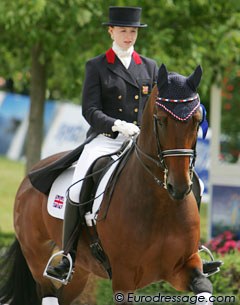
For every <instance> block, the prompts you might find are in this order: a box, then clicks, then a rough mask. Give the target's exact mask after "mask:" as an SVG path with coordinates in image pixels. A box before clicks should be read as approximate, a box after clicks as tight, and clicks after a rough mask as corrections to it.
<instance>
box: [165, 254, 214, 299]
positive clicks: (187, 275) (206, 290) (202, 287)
mask: <svg viewBox="0 0 240 305" xmlns="http://www.w3.org/2000/svg"><path fill="white" fill-rule="evenodd" d="M201 269H202V262H201V259H200V257H199V255H198V253H196V254H194V255H193V256H192V257H191V258H190V259H189V260H188V261H187V262H186V263H185V265H184V266H183V267H182V268H181V269H180V270H179V271H178V273H177V274H174V276H173V277H172V278H171V280H170V281H169V282H170V283H171V284H172V285H173V287H175V288H176V289H177V290H182V291H192V292H193V293H194V294H195V295H196V297H197V303H196V304H202V305H211V304H212V303H211V301H210V300H209V299H211V298H210V297H211V295H212V291H213V289H212V283H211V282H210V281H209V279H208V278H206V277H205V276H204V275H203V273H202V272H201V271H200V270H201Z"/></svg>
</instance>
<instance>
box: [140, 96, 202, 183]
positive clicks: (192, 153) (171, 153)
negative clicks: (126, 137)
mask: <svg viewBox="0 0 240 305" xmlns="http://www.w3.org/2000/svg"><path fill="white" fill-rule="evenodd" d="M195 98H196V97H194V98H188V99H186V100H173V101H174V102H177V101H179V102H182V101H191V99H192V100H193V99H195ZM160 99H162V98H159V97H158V98H157V100H160ZM158 120H159V119H158V117H157V116H156V115H155V114H154V115H153V124H154V135H155V138H156V143H157V159H155V158H153V157H151V156H150V155H148V154H146V153H145V152H143V151H142V150H141V149H140V147H139V146H138V145H137V138H135V139H134V145H135V153H136V156H137V158H138V160H139V162H140V163H141V164H142V166H143V167H144V169H145V170H146V171H147V172H148V173H149V174H150V175H151V176H152V177H153V179H154V181H155V182H156V183H157V184H158V185H159V186H161V187H163V188H165V189H167V183H166V182H167V174H168V168H167V165H166V162H165V158H166V157H186V156H188V157H190V165H189V172H190V178H191V180H192V177H193V169H194V166H195V160H196V155H197V154H196V143H195V145H194V148H193V149H186V148H177V149H168V150H162V148H161V143H160V138H159V133H158V128H157V122H158ZM141 155H142V156H144V157H145V158H146V159H148V160H150V161H151V162H153V163H155V164H156V165H157V167H159V168H162V169H163V172H164V181H162V180H160V179H159V178H157V177H156V176H155V174H154V173H153V172H152V171H151V170H150V168H149V167H148V166H147V165H146V164H145V163H144V161H143V160H142V158H141Z"/></svg>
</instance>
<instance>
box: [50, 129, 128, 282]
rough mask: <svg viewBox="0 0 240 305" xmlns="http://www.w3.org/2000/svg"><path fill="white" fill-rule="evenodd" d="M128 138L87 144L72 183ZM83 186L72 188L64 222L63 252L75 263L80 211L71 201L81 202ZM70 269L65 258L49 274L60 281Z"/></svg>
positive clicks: (94, 141)
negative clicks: (93, 163)
mask: <svg viewBox="0 0 240 305" xmlns="http://www.w3.org/2000/svg"><path fill="white" fill-rule="evenodd" d="M125 139H126V138H124V137H123V136H118V138H117V139H114V140H113V139H111V138H106V137H105V136H103V135H99V136H98V137H96V138H95V139H93V140H92V141H91V142H90V143H88V144H86V145H85V147H84V150H83V152H82V155H81V156H80V158H79V160H78V162H77V165H76V168H75V171H74V175H73V180H72V183H73V184H74V183H76V182H77V181H79V180H81V179H82V178H83V177H85V175H86V172H87V170H88V168H89V166H90V165H91V164H92V162H93V161H95V160H96V159H97V158H99V157H100V156H102V155H105V154H108V153H110V152H114V151H116V150H117V149H119V148H120V147H121V145H122V143H123V142H124V140H125ZM81 186H82V181H80V182H78V183H76V184H75V185H73V186H72V187H71V188H70V191H69V197H70V200H69V198H67V201H66V208H65V215H64V222H63V251H64V254H65V255H67V254H70V255H71V258H72V260H73V262H74V261H75V258H76V250H77V242H78V237H79V236H78V234H75V230H76V231H77V232H79V229H80V227H79V225H80V217H79V215H80V210H79V208H80V207H81V205H80V206H78V205H72V204H71V203H70V201H74V202H79V194H80V190H81ZM69 268H70V263H69V260H68V259H67V258H66V257H63V258H62V260H61V262H60V263H59V264H58V265H57V266H55V267H53V266H51V265H50V266H49V267H48V269H47V274H48V275H50V276H53V277H56V278H59V279H65V278H66V277H67V275H68V272H69Z"/></svg>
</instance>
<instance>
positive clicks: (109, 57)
mask: <svg viewBox="0 0 240 305" xmlns="http://www.w3.org/2000/svg"><path fill="white" fill-rule="evenodd" d="M115 57H116V54H115V53H114V51H113V49H112V48H111V49H109V50H107V52H106V58H107V62H108V63H109V64H114V62H115ZM132 57H133V60H134V62H135V64H137V65H141V63H142V60H141V57H140V56H139V54H138V53H137V52H135V51H133V53H132Z"/></svg>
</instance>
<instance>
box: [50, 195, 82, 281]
mask: <svg viewBox="0 0 240 305" xmlns="http://www.w3.org/2000/svg"><path fill="white" fill-rule="evenodd" d="M79 225H80V220H79V210H78V205H73V204H71V201H70V199H69V198H67V200H66V208H65V214H64V222H63V238H62V244H63V251H64V254H65V255H67V254H68V253H69V254H70V255H71V258H72V262H73V266H74V263H75V258H76V252H77V241H78V237H79V236H78V231H79V230H78V229H79ZM69 268H70V262H69V260H68V259H67V258H66V257H65V256H64V257H63V258H62V260H61V261H60V263H59V264H58V265H57V266H51V265H50V266H49V267H48V269H47V274H49V275H51V276H54V277H57V278H59V279H65V278H66V277H67V275H68V273H69Z"/></svg>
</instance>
